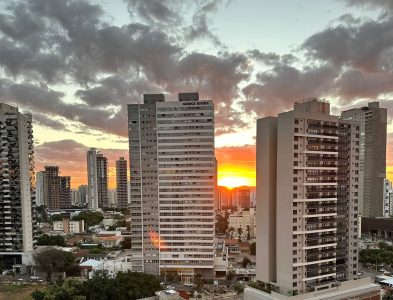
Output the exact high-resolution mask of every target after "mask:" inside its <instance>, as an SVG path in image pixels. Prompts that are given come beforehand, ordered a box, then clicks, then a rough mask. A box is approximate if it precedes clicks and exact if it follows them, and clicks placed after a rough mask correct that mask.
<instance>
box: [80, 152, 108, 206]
mask: <svg viewBox="0 0 393 300" xmlns="http://www.w3.org/2000/svg"><path fill="white" fill-rule="evenodd" d="M86 155H87V201H88V204H89V208H90V209H99V208H103V207H107V206H108V203H109V202H108V161H107V158H106V157H105V156H103V155H102V154H101V153H99V152H97V149H95V148H90V149H89V150H88V151H87V153H86Z"/></svg>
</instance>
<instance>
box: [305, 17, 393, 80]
mask: <svg viewBox="0 0 393 300" xmlns="http://www.w3.org/2000/svg"><path fill="white" fill-rule="evenodd" d="M392 47H393V19H388V20H383V21H379V22H377V21H366V22H364V23H362V24H361V25H359V26H344V25H340V26H337V27H333V28H327V29H326V30H324V31H322V32H319V33H317V34H315V35H312V36H311V37H309V38H308V39H307V40H306V41H305V42H304V43H303V45H302V48H303V49H304V50H305V51H306V53H307V54H308V55H309V56H310V57H311V58H313V59H318V60H321V61H330V62H332V63H333V64H335V65H337V66H346V67H353V68H359V69H362V70H364V71H367V72H375V71H379V70H384V69H386V68H389V67H391V62H392V60H393V55H392V54H393V53H392V51H391V50H392Z"/></svg>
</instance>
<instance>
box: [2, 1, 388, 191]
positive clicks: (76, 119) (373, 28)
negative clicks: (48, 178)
mask: <svg viewBox="0 0 393 300" xmlns="http://www.w3.org/2000/svg"><path fill="white" fill-rule="evenodd" d="M155 5H159V8H160V9H159V10H158V11H155V10H154V8H155V7H156V6H155ZM0 10H1V12H2V14H1V16H2V18H1V19H2V22H1V23H0V39H1V40H2V44H1V47H0V54H1V59H0V74H1V75H0V99H1V101H2V102H6V103H9V104H11V105H17V106H18V107H19V109H20V110H21V112H23V113H25V112H31V113H32V115H33V121H34V128H35V132H34V136H35V144H36V145H35V149H36V170H37V171H38V170H43V167H44V166H45V165H58V166H59V167H60V169H61V170H62V175H69V176H71V177H72V187H73V188H76V187H77V186H79V185H81V184H86V182H87V176H86V170H85V168H83V166H84V165H85V155H84V153H85V151H86V150H87V149H88V148H90V147H96V148H98V149H100V150H101V151H102V153H104V154H105V155H106V156H107V157H108V162H109V168H108V173H109V178H110V181H109V187H110V188H113V187H114V182H115V161H116V160H117V159H118V158H119V157H122V156H124V157H125V158H126V159H127V158H128V157H127V123H126V105H127V104H132V103H137V101H138V99H141V97H142V95H143V94H144V93H153V92H154V93H157V92H160V93H161V92H162V93H164V94H165V95H166V97H167V98H168V99H175V98H176V93H177V92H178V91H183V92H192V91H198V92H199V94H200V95H201V97H202V98H203V99H211V100H213V101H214V104H215V111H216V146H217V148H216V156H217V160H218V179H219V184H221V185H226V186H228V185H234V184H235V185H255V140H254V138H255V123H256V122H255V121H256V118H258V117H265V116H269V115H274V114H276V113H277V112H278V111H281V110H288V109H290V108H291V107H292V104H293V102H294V101H298V100H301V99H303V98H307V97H318V98H326V99H329V100H330V101H331V106H332V112H333V114H336V115H338V114H339V112H341V111H342V110H344V109H350V108H353V107H354V106H356V107H361V106H365V105H367V102H368V101H380V103H381V107H387V108H388V147H387V152H388V155H387V161H388V169H387V175H388V177H389V178H390V179H392V171H393V169H392V154H391V146H390V143H391V142H390V141H391V138H390V137H391V136H392V129H393V128H392V126H391V113H390V111H391V109H390V108H391V106H392V105H391V101H390V100H389V99H391V94H392V91H393V85H392V82H393V72H392V67H391V65H390V64H389V61H391V60H392V57H391V53H392V52H391V49H392V43H391V42H390V41H391V40H392V38H391V36H390V35H391V32H390V30H389V29H390V28H391V26H392V15H393V7H392V5H391V4H390V2H389V1H369V0H363V1H352V0H342V1H338V0H337V1H335V0H334V1H333V0H331V1H318V4H317V3H315V1H310V0H307V1H303V2H302V3H301V5H300V4H299V3H293V2H291V1H289V0H282V1H277V3H270V1H269V2H268V1H255V0H248V1H238V0H237V1H236V0H234V1H207V0H203V1H199V2H194V1H180V2H179V1H138V0H128V1H120V0H119V1H103V0H102V1H99V0H97V1H87V0H83V1H79V2H78V4H77V2H75V1H36V0H33V1H22V0H19V1H15V3H12V4H9V3H7V1H0ZM329 45H337V47H329ZM338 45H339V46H338Z"/></svg>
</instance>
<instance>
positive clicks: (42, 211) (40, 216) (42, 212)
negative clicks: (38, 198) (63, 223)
mask: <svg viewBox="0 0 393 300" xmlns="http://www.w3.org/2000/svg"><path fill="white" fill-rule="evenodd" d="M36 213H37V222H39V223H46V222H48V221H49V218H48V213H47V211H46V207H45V206H44V205H41V206H37V207H36Z"/></svg>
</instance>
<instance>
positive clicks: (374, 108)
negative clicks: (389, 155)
mask: <svg viewBox="0 0 393 300" xmlns="http://www.w3.org/2000/svg"><path fill="white" fill-rule="evenodd" d="M341 116H342V117H343V118H344V119H346V120H356V121H358V122H359V123H360V141H359V144H360V145H359V146H360V148H359V183H360V184H359V187H360V188H359V212H360V213H361V215H362V216H364V217H382V216H383V215H384V203H383V201H382V199H383V193H384V179H385V177H386V131H387V110H386V108H380V107H379V102H369V103H368V106H367V107H361V108H354V109H350V110H347V111H344V112H343V113H342V114H341Z"/></svg>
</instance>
